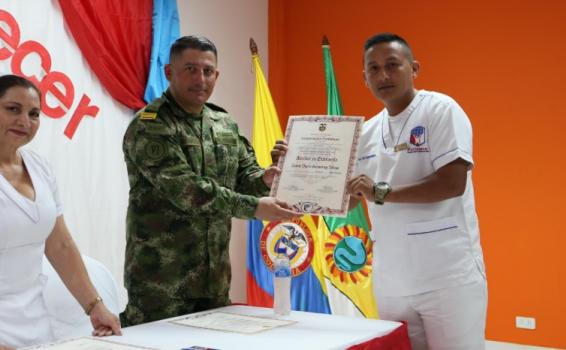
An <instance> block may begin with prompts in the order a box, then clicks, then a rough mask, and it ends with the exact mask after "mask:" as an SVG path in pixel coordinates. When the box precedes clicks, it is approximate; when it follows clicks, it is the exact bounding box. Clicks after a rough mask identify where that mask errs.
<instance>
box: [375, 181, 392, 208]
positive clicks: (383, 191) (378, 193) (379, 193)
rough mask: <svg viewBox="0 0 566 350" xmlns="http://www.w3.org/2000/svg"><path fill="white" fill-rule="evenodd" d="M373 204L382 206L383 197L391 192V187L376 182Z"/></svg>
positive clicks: (384, 183)
mask: <svg viewBox="0 0 566 350" xmlns="http://www.w3.org/2000/svg"><path fill="white" fill-rule="evenodd" d="M373 190H374V196H375V203H377V204H383V200H384V199H385V196H387V194H388V193H389V192H390V191H391V186H389V184H388V183H386V182H378V183H377V184H375V186H374V188H373Z"/></svg>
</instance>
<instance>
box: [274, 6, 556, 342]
mask: <svg viewBox="0 0 566 350" xmlns="http://www.w3.org/2000/svg"><path fill="white" fill-rule="evenodd" d="M269 5H270V8H269V29H270V33H269V67H270V69H269V77H270V86H271V90H272V93H273V97H274V100H275V103H276V105H277V106H278V109H279V114H280V116H281V119H282V122H283V123H282V124H283V125H282V126H283V127H284V126H285V124H286V120H287V116H288V115H293V114H323V113H325V111H326V96H325V87H324V76H323V67H322V51H321V45H320V41H321V37H322V35H323V34H326V35H328V37H329V39H330V43H331V48H332V55H333V60H334V68H335V72H336V75H337V79H338V84H339V87H340V91H341V95H342V102H343V104H344V109H345V111H346V114H349V115H363V116H366V117H369V116H372V115H374V114H375V113H377V112H378V111H379V110H380V109H381V108H382V106H381V105H380V104H379V103H378V102H376V101H375V100H374V98H373V97H372V96H371V94H370V93H369V91H368V90H367V89H366V88H365V86H364V84H363V81H362V72H361V71H362V65H361V57H362V56H361V55H362V46H363V43H364V41H365V39H367V37H369V36H370V35H372V34H375V33H377V32H382V31H392V32H396V33H398V34H400V35H402V36H404V37H405V38H406V39H407V40H408V41H409V43H410V44H411V45H412V47H413V50H414V52H415V55H416V57H417V59H418V60H419V61H420V63H421V73H420V76H419V77H418V79H417V82H416V84H417V87H418V88H423V89H428V90H436V91H440V92H444V93H447V94H449V95H451V96H452V97H454V98H455V99H456V100H457V101H458V102H459V103H460V105H461V106H462V107H463V108H464V109H465V110H466V112H467V113H468V115H469V117H470V119H471V121H472V124H473V127H474V152H475V154H474V159H475V164H476V165H475V169H474V182H475V183H474V185H475V189H476V201H477V206H478V214H479V218H480V228H481V240H482V244H483V248H484V254H485V260H486V265H487V270H488V286H489V311H488V323H487V337H488V339H491V340H498V341H507V342H516V343H522V344H531V345H538V346H546V347H558V348H566V259H565V257H566V252H565V250H566V229H565V228H564V227H565V226H564V225H562V223H564V221H562V220H566V204H565V203H564V198H565V197H566V190H565V189H564V188H565V183H564V182H565V180H566V170H565V169H566V167H565V161H564V160H565V159H566V157H565V156H564V153H565V151H566V142H565V141H566V118H565V115H564V114H565V112H564V108H562V107H561V106H562V104H563V103H564V102H560V101H565V100H566V96H564V95H565V94H564V82H565V81H566V1H560V0H555V1H551V0H523V1H511V0H501V1H493V0H491V1H487V0H476V1H466V2H460V1H454V0H436V1H422V0H420V1H417V0H406V1H403V2H399V1H395V2H393V1H391V2H385V1H377V0H350V1H337V0H270V2H269ZM516 315H522V316H530V317H535V318H536V322H537V329H536V330H522V329H516V328H515V316H516Z"/></svg>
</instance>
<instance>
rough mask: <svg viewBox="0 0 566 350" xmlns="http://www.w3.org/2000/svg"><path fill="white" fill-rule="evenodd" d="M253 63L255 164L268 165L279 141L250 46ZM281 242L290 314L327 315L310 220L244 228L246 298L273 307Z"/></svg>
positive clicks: (318, 244) (319, 259) (266, 91)
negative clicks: (287, 275) (284, 249)
mask: <svg viewBox="0 0 566 350" xmlns="http://www.w3.org/2000/svg"><path fill="white" fill-rule="evenodd" d="M251 46H252V62H253V67H254V70H255V74H256V87H255V106H254V126H253V139H252V140H253V146H254V149H255V151H256V155H257V160H258V163H259V164H260V165H261V166H263V167H267V166H269V165H270V164H271V154H270V152H271V149H272V148H273V145H274V144H275V141H276V140H279V139H283V133H282V131H281V125H280V124H279V118H278V116H277V112H276V110H275V106H274V104H273V100H272V98H271V93H270V92H269V88H268V86H267V82H266V81H265V76H264V75H263V71H262V69H261V63H260V60H259V56H258V54H257V48H256V47H255V43H253V41H252V44H251ZM280 242H283V243H284V244H285V245H286V246H287V254H288V256H289V259H290V262H291V269H292V274H293V278H292V281H291V308H292V309H293V310H300V311H311V312H320V313H330V307H329V304H328V298H327V296H326V290H325V284H324V283H321V281H323V273H322V255H321V254H322V248H323V247H322V242H321V241H318V240H317V239H316V226H315V224H314V221H313V219H312V217H311V216H303V217H302V218H301V219H300V220H293V221H291V222H279V221H276V222H263V221H259V220H251V221H250V222H249V225H248V254H247V269H248V270H247V298H248V304H249V305H254V306H265V307H272V306H273V273H272V271H271V266H272V261H273V260H272V259H273V257H274V256H275V246H276V245H277V244H279V243H280Z"/></svg>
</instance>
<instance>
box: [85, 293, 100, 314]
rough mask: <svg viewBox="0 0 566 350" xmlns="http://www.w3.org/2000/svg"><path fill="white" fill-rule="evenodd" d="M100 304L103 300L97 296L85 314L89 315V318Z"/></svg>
mask: <svg viewBox="0 0 566 350" xmlns="http://www.w3.org/2000/svg"><path fill="white" fill-rule="evenodd" d="M98 303H102V298H101V297H100V296H97V297H96V298H94V300H93V301H91V302H90V303H89V304H88V306H87V307H86V309H85V313H86V314H87V316H90V312H91V311H92V309H94V307H95V306H96V304H98Z"/></svg>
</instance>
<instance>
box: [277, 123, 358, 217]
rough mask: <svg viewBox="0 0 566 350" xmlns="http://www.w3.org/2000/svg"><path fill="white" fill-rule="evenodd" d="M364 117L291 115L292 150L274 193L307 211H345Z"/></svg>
mask: <svg viewBox="0 0 566 350" xmlns="http://www.w3.org/2000/svg"><path fill="white" fill-rule="evenodd" d="M363 121H364V118H363V117H343V116H318V115H312V116H291V117H289V122H288V124H287V130H286V132H285V140H286V141H287V144H288V150H287V154H286V155H285V156H284V157H281V158H280V159H279V163H278V166H279V168H280V169H281V175H280V176H278V177H276V178H275V180H274V181H273V185H272V187H271V196H274V197H277V198H278V199H281V200H284V201H286V202H288V203H290V204H291V205H293V207H294V208H295V209H296V210H298V211H300V212H303V213H305V214H314V215H327V216H339V217H344V216H346V214H347V213H348V202H349V199H350V196H349V195H348V194H347V192H346V183H347V181H348V179H349V178H350V176H351V175H352V173H353V170H354V165H355V161H356V157H357V150H358V141H359V137H360V134H361V130H362V125H363Z"/></svg>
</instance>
